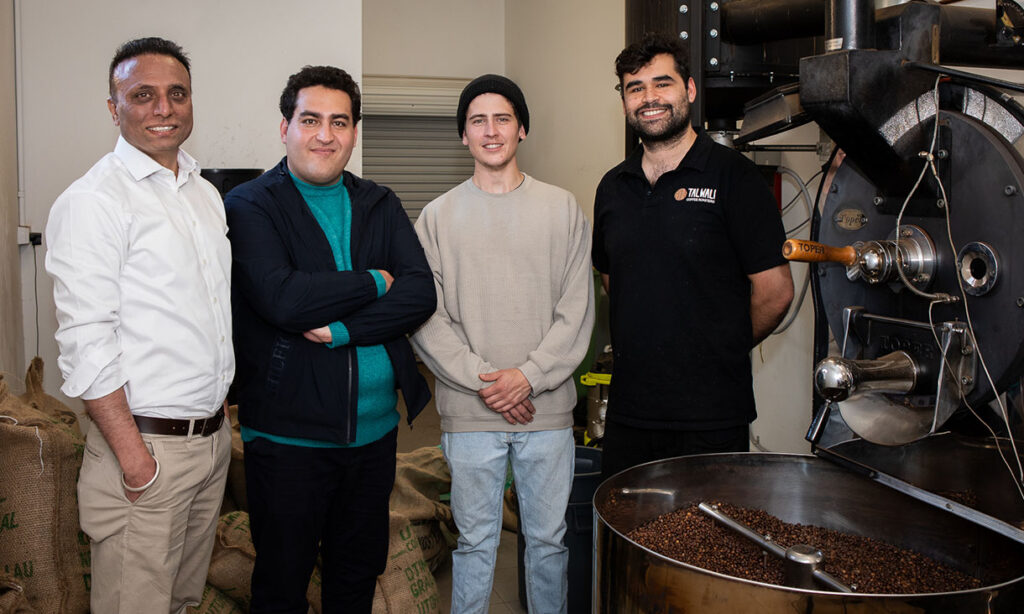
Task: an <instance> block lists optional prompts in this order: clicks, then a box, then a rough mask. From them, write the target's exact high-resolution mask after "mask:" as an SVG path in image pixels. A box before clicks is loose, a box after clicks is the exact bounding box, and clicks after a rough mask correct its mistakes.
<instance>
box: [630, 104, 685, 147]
mask: <svg viewBox="0 0 1024 614" xmlns="http://www.w3.org/2000/svg"><path fill="white" fill-rule="evenodd" d="M652 106H653V105H652ZM648 108H651V107H650V106H645V107H640V108H639V109H637V110H636V112H635V113H634V114H633V115H628V116H626V123H628V124H629V127H630V128H632V129H633V132H636V133H637V134H638V135H639V136H640V140H641V141H643V142H644V143H647V144H650V143H664V142H666V141H672V140H675V139H678V138H679V136H680V135H682V134H683V133H684V132H686V128H687V124H689V123H690V110H689V108H686V107H684V108H683V109H682V113H676V111H677V109H675V108H673V109H672V117H671V118H670V119H669V122H668V124H667V125H666V126H665V129H664V130H662V131H660V132H647V131H646V130H645V129H644V125H643V122H641V121H640V119H639V118H638V117H637V114H639V113H640V112H642V111H644V110H646V109H648Z"/></svg>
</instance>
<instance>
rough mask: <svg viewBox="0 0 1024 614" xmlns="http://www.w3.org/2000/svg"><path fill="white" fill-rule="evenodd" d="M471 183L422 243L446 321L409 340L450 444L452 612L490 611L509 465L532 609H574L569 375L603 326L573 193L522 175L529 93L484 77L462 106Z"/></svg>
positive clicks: (426, 212)
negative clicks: (454, 533) (570, 604)
mask: <svg viewBox="0 0 1024 614" xmlns="http://www.w3.org/2000/svg"><path fill="white" fill-rule="evenodd" d="M456 121H457V124H458V130H459V136H460V137H462V143H463V144H464V145H466V146H467V147H469V151H470V153H471V154H472V156H473V160H474V169H473V176H472V177H471V178H470V179H467V180H466V181H465V182H464V183H462V184H461V185H459V186H456V187H455V188H453V189H451V190H450V191H448V192H447V193H445V194H443V195H442V196H440V197H439V198H437V199H435V200H434V201H433V202H431V203H430V204H429V205H427V206H426V208H424V209H423V213H422V214H421V215H420V217H419V220H418V221H417V223H416V232H417V234H418V235H419V238H420V242H421V243H422V244H423V249H424V251H425V252H426V254H427V261H428V262H429V263H430V267H431V269H432V270H433V273H434V280H435V286H436V288H437V298H438V300H437V312H436V313H435V314H434V316H433V317H431V319H430V320H428V321H427V323H426V324H424V325H423V326H422V327H420V329H419V330H418V331H416V333H415V334H414V335H413V337H412V341H413V345H414V346H415V347H416V349H417V351H418V352H419V355H420V357H422V358H423V361H424V362H425V363H426V364H427V366H428V367H430V369H431V370H432V371H433V372H434V374H435V375H436V376H437V387H436V392H437V408H438V412H439V413H440V414H441V430H442V435H441V446H442V448H443V449H444V454H445V459H446V460H447V461H448V466H449V468H450V469H451V475H452V495H451V497H452V498H451V501H452V513H453V514H454V516H455V523H456V524H457V525H458V528H459V545H458V549H457V550H456V551H455V553H454V554H453V555H452V612H453V613H456V614H463V613H466V612H480V613H483V612H486V611H487V605H488V599H489V597H490V594H491V587H492V583H493V579H494V561H495V554H496V551H497V547H498V539H499V533H500V531H501V508H502V491H503V490H504V484H505V476H506V467H507V465H508V463H509V462H511V465H512V472H513V474H514V476H515V483H516V491H517V493H518V495H519V509H520V519H521V522H522V533H523V536H524V537H525V542H526V554H525V557H524V561H525V564H526V594H527V603H528V609H529V611H531V612H544V613H546V614H547V613H558V612H565V611H566V608H567V585H568V583H567V571H568V550H567V549H566V548H565V546H564V545H563V543H562V538H563V536H564V534H565V528H566V523H565V510H566V506H567V504H568V500H569V490H570V488H571V486H572V476H573V462H574V459H575V446H574V442H573V436H572V409H573V407H574V406H575V404H576V389H575V387H574V386H573V382H572V379H571V378H572V373H573V371H574V370H575V369H576V367H577V366H578V365H579V363H580V362H581V361H582V360H583V356H584V355H585V354H586V351H587V347H588V345H589V342H590V330H591V327H592V326H593V321H594V302H593V278H592V276H591V272H590V264H589V259H590V224H589V222H588V221H587V218H586V217H585V216H584V215H583V212H582V211H581V210H580V208H579V206H578V205H577V204H576V199H575V198H573V195H572V194H570V193H569V192H567V191H565V190H563V189H561V188H557V187H555V186H552V185H548V184H546V183H541V182H540V181H537V180H535V179H533V178H532V177H530V176H528V175H525V174H524V173H522V172H520V170H519V165H518V162H517V159H516V152H517V150H518V147H519V143H520V141H522V140H523V139H525V138H526V133H527V131H528V130H529V122H530V115H529V110H528V109H527V107H526V99H525V97H524V96H523V92H522V91H521V90H520V89H519V87H518V86H517V85H516V84H515V83H513V82H512V81H510V80H509V79H507V78H505V77H502V76H498V75H484V76H482V77H479V78H477V79H474V80H473V81H472V82H470V83H469V85H467V86H466V89H465V90H463V92H462V95H461V96H460V98H459V107H458V115H457V116H456Z"/></svg>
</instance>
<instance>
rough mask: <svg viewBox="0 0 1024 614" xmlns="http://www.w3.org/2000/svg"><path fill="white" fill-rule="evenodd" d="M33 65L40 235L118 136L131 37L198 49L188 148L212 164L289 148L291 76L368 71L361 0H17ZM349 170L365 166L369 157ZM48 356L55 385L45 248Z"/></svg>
mask: <svg viewBox="0 0 1024 614" xmlns="http://www.w3.org/2000/svg"><path fill="white" fill-rule="evenodd" d="M15 1H16V2H19V4H20V8H21V12H22V18H21V23H20V28H21V38H22V48H21V50H20V51H21V53H22V54H23V56H22V61H23V67H24V82H23V84H22V86H23V97H24V103H25V104H24V116H23V118H22V123H21V125H22V126H23V128H24V132H25V138H24V142H25V150H24V152H22V160H23V163H24V165H25V173H24V174H25V186H24V191H25V199H26V202H25V204H26V218H27V223H29V224H31V226H32V229H33V230H36V231H41V230H42V229H43V227H44V225H45V223H46V218H47V215H48V213H49V210H50V206H51V205H52V203H53V201H54V199H55V198H56V197H57V196H58V195H59V194H60V193H61V192H62V191H63V190H64V188H66V187H67V186H68V184H70V183H71V182H72V181H74V180H75V179H76V178H77V177H79V176H81V175H82V174H83V173H84V172H85V171H87V170H88V169H89V167H90V166H91V165H92V164H93V163H94V162H95V161H96V160H98V159H99V158H100V157H101V156H103V154H105V153H106V152H108V151H110V150H111V148H112V147H113V144H114V142H115V140H116V138H117V129H116V128H115V127H114V126H113V125H112V124H111V120H110V115H109V113H108V112H107V108H106V102H105V101H106V97H107V66H108V63H109V62H110V57H111V56H112V55H113V52H114V50H115V49H116V48H117V46H118V45H120V44H121V43H122V42H124V41H126V40H129V39H132V38H136V37H139V36H163V37H165V38H170V39H172V40H175V41H176V42H178V43H179V44H181V45H182V46H183V47H184V48H185V49H186V51H187V52H188V53H189V55H190V57H191V59H192V63H193V67H192V84H193V89H194V104H195V129H194V131H193V136H192V137H191V138H190V139H189V140H188V141H187V142H186V143H185V146H184V147H185V149H186V150H188V151H189V152H190V153H192V154H193V155H195V156H196V158H198V159H199V161H200V163H201V164H202V165H203V166H206V167H211V168H212V167H260V168H267V167H269V166H272V165H273V164H275V163H276V162H277V161H278V159H280V157H281V156H282V155H283V154H284V147H283V145H281V143H280V136H279V132H278V124H279V122H280V114H279V113H278V111H277V100H278V96H279V95H280V92H281V88H283V87H284V83H285V81H286V79H287V78H288V75H290V74H292V73H293V72H295V71H297V70H298V69H299V68H301V67H302V66H303V65H305V64H318V63H329V64H334V65H337V66H340V67H342V68H345V69H346V70H348V71H349V72H350V73H352V75H353V76H354V77H355V78H356V79H357V80H360V79H361V78H362V70H361V67H362V40H361V39H362V28H361V25H360V24H361V22H362V2H361V0H309V1H307V2H303V3H301V4H297V5H284V4H281V3H280V2H269V1H259V2H253V1H246V0H222V1H219V2H206V1H203V0H179V2H176V3H174V4H173V5H167V4H166V3H157V2H153V1H140V0H104V1H103V2H102V3H99V4H98V3H94V2H78V1H76V0H15ZM350 167H352V168H353V170H356V171H357V172H358V171H359V170H360V169H361V153H360V152H359V151H358V150H357V151H356V153H355V154H354V155H353V158H352V162H351V163H350ZM39 256H40V258H39V277H38V279H39V289H38V290H39V291H38V295H39V322H40V335H39V337H40V347H39V354H40V355H41V356H42V357H43V359H44V360H45V361H46V365H47V370H46V389H47V390H48V391H50V392H56V391H57V389H58V388H59V386H60V384H61V376H60V373H59V372H58V370H57V346H56V343H55V342H54V341H53V334H54V331H55V330H56V318H55V316H54V306H53V295H52V285H51V283H50V279H49V277H47V276H46V274H45V272H43V269H42V265H43V263H42V260H43V259H42V253H40V254H39ZM21 272H22V275H21V276H22V296H23V299H24V300H23V302H28V306H27V307H26V310H25V318H24V319H25V321H26V325H25V340H26V341H25V352H26V354H27V355H29V356H31V355H33V354H35V324H34V316H33V310H34V305H32V296H33V289H32V285H31V284H32V277H33V265H32V258H31V252H29V253H28V254H27V257H26V256H25V255H24V254H23V256H22V265H21Z"/></svg>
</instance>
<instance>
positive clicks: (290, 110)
mask: <svg viewBox="0 0 1024 614" xmlns="http://www.w3.org/2000/svg"><path fill="white" fill-rule="evenodd" d="M317 85H320V86H323V87H326V88H329V89H332V90H339V91H342V92H345V93H346V94H348V97H349V98H351V99H352V122H353V123H357V122H359V120H360V118H361V117H362V116H361V115H360V114H359V106H360V102H361V100H362V98H361V96H360V95H359V86H358V85H356V82H355V80H354V79H352V75H350V74H348V73H347V72H345V71H344V70H342V69H340V68H335V67H334V66H303V67H302V70H300V71H299V72H297V73H295V74H294V75H292V76H290V77H288V84H287V85H285V86H284V91H282V92H281V102H280V105H279V106H280V108H281V115H283V116H284V118H285V119H287V120H288V121H292V115H295V100H296V99H297V98H298V97H299V91H300V90H302V89H305V88H307V87H316V86H317Z"/></svg>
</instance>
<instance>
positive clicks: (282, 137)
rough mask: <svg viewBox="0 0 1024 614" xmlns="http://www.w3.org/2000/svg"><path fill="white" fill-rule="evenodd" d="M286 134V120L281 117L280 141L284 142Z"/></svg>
mask: <svg viewBox="0 0 1024 614" xmlns="http://www.w3.org/2000/svg"><path fill="white" fill-rule="evenodd" d="M287 136H288V120H287V119H285V118H283V117H282V118H281V142H282V143H285V142H286V139H287Z"/></svg>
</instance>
